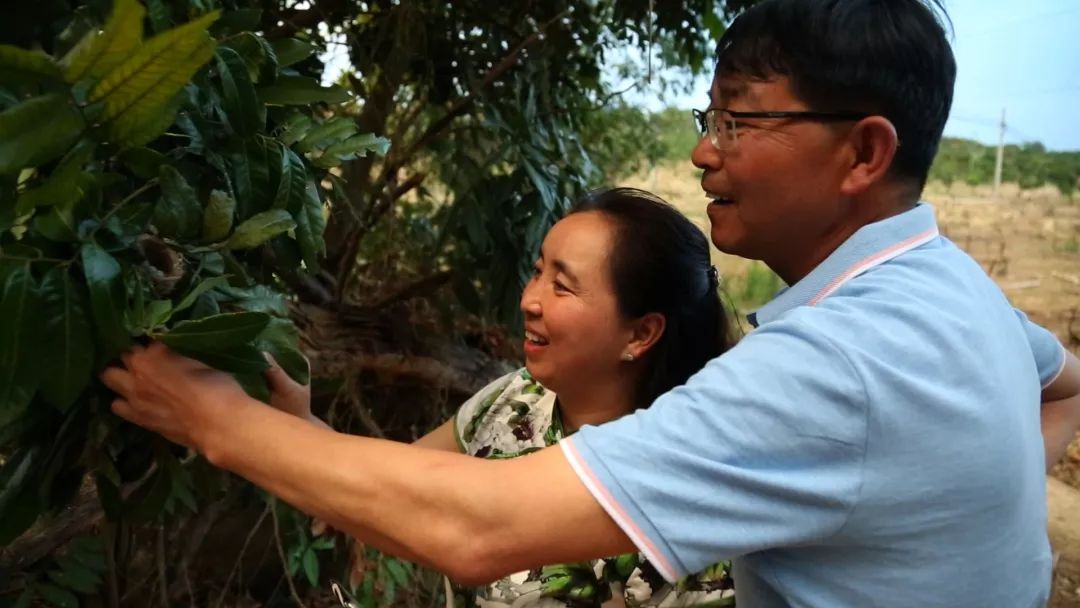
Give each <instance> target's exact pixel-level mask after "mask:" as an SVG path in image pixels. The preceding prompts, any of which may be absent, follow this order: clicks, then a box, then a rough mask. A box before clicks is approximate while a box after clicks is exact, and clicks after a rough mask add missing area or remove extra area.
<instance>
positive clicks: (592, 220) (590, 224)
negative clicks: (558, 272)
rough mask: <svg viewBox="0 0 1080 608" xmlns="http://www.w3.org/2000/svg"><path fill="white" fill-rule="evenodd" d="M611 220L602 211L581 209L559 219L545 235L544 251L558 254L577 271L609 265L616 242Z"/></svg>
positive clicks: (548, 255) (551, 255) (549, 255)
mask: <svg viewBox="0 0 1080 608" xmlns="http://www.w3.org/2000/svg"><path fill="white" fill-rule="evenodd" d="M613 228H614V226H613V225H612V222H611V220H610V219H608V218H607V217H605V216H604V214H602V213H597V212H593V211H582V212H578V213H572V214H570V215H568V216H566V217H565V218H563V219H561V220H559V221H558V222H557V223H556V224H555V225H554V226H553V227H552V228H551V230H550V231H549V232H548V234H547V237H546V238H545V239H544V244H543V250H542V251H541V255H542V256H543V257H544V259H545V260H549V259H550V260H554V259H555V258H557V259H558V260H559V261H560V262H561V263H563V264H565V265H566V266H567V267H569V268H570V269H571V270H573V271H576V272H577V273H582V272H585V271H590V272H592V271H602V270H604V269H606V264H607V261H608V258H609V257H610V255H611V247H612V245H613V244H614V239H613V238H612V237H613V233H614V231H613Z"/></svg>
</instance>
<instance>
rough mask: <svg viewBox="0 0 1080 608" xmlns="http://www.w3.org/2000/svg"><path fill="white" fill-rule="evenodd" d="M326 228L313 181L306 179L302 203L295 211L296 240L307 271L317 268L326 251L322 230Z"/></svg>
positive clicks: (321, 205)
mask: <svg viewBox="0 0 1080 608" xmlns="http://www.w3.org/2000/svg"><path fill="white" fill-rule="evenodd" d="M325 229H326V217H325V216H324V215H323V204H322V201H321V200H319V193H318V190H316V188H315V182H312V181H310V180H309V181H308V184H307V189H306V190H305V191H304V198H303V205H302V206H301V207H300V209H299V210H298V211H297V212H296V240H297V242H299V244H300V253H301V254H302V255H303V257H304V265H306V266H307V269H308V271H309V272H315V271H316V270H318V268H319V256H320V255H322V254H323V252H325V251H326V242H325V241H324V240H323V231H324V230H325Z"/></svg>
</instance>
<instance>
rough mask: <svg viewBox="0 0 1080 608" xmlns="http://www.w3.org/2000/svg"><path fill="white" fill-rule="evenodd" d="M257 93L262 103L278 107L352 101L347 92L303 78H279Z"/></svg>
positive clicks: (334, 86)
mask: <svg viewBox="0 0 1080 608" xmlns="http://www.w3.org/2000/svg"><path fill="white" fill-rule="evenodd" d="M258 93H259V99H261V100H262V102H263V103H265V104H267V105H279V106H289V105H293V106H297V105H299V106H303V105H308V104H312V103H318V102H326V103H344V102H346V101H349V100H350V99H352V96H351V95H350V94H349V92H348V91H347V90H345V89H343V88H341V87H339V86H337V85H330V86H328V87H324V86H322V85H320V84H319V83H318V82H317V81H315V80H314V79H312V78H306V77H304V76H281V77H279V78H278V79H277V82H275V83H274V84H271V85H267V86H263V87H259V89H258Z"/></svg>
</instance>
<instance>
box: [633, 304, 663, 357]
mask: <svg viewBox="0 0 1080 608" xmlns="http://www.w3.org/2000/svg"><path fill="white" fill-rule="evenodd" d="M633 323H634V327H633V333H632V334H631V336H630V341H629V342H627V344H626V350H625V352H626V353H629V354H631V355H633V356H634V358H635V359H640V358H642V357H644V356H645V354H646V353H648V352H649V349H650V348H652V347H653V345H655V344H656V343H657V342H659V341H660V338H661V336H663V335H664V328H665V327H667V319H666V318H664V315H662V314H660V313H658V312H650V313H649V314H647V315H644V316H642V317H639V318H638V319H636V320H635V321H634V322H633Z"/></svg>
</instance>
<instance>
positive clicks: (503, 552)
mask: <svg viewBox="0 0 1080 608" xmlns="http://www.w3.org/2000/svg"><path fill="white" fill-rule="evenodd" d="M123 358H124V363H125V367H126V369H125V368H117V367H113V368H109V369H107V370H106V371H105V373H104V374H103V380H104V381H105V383H106V384H107V385H108V386H109V387H110V388H112V389H113V390H114V391H116V392H117V393H118V394H119V396H120V398H119V399H117V400H116V401H115V402H114V403H113V411H115V412H116V413H117V414H118V415H120V416H122V417H124V418H126V419H128V420H130V421H132V422H134V423H135V424H138V425H140V426H143V427H146V428H148V429H150V430H153V431H155V432H158V433H160V434H162V435H164V436H165V437H166V438H168V439H170V440H172V441H175V442H176V443H180V444H183V445H188V446H191V447H194V448H195V449H197V450H199V451H200V452H202V453H203V454H205V455H206V457H207V458H208V459H209V460H210V462H212V463H214V464H215V465H217V466H219V467H221V468H224V469H227V470H230V471H233V472H234V473H237V474H238V475H241V476H243V477H245V478H247V479H248V480H250V481H252V482H253V483H255V484H257V485H259V486H261V487H263V488H264V489H266V490H267V491H269V492H271V493H272V494H275V495H277V496H279V497H281V498H282V499H284V500H285V501H287V502H289V503H290V504H292V505H294V506H295V507H297V508H298V509H300V510H302V511H304V512H306V513H309V514H311V515H313V516H315V517H318V518H320V519H322V520H324V521H326V522H327V523H329V524H330V525H332V526H334V527H335V528H337V529H339V530H342V531H344V532H346V533H347V534H350V535H352V536H354V537H356V538H358V539H360V540H361V541H363V542H365V543H368V544H371V545H373V546H375V547H377V548H379V549H381V550H383V551H386V552H389V553H392V554H394V555H400V556H402V557H404V558H407V559H412V560H414V561H418V562H421V563H424V564H427V565H429V566H432V567H434V568H436V569H438V570H440V571H442V572H446V573H447V574H449V575H450V576H451V577H452V578H454V579H455V580H458V581H460V582H462V583H465V584H481V583H485V582H488V581H491V580H494V579H496V578H498V577H500V576H503V575H505V574H508V573H511V572H516V571H520V570H525V569H528V568H532V567H535V566H539V565H542V564H551V563H563V562H571V561H581V560H585V559H591V558H595V557H601V556H605V555H615V554H619V553H625V552H628V551H631V550H633V549H634V546H633V543H631V541H630V540H629V539H628V538H627V536H626V535H625V533H624V532H623V531H622V530H621V529H620V528H619V526H618V525H616V524H615V522H614V521H613V520H612V519H611V518H610V517H609V516H608V515H607V513H606V512H605V511H604V510H603V508H602V507H601V506H600V504H599V503H598V502H596V500H595V499H594V498H593V496H592V495H591V494H590V493H589V491H588V490H587V489H586V488H585V486H584V485H583V484H582V483H581V481H580V480H579V478H578V477H577V475H576V474H575V473H574V471H573V470H572V469H571V467H570V464H569V462H568V461H567V460H566V459H565V457H564V456H563V454H562V451H561V450H559V449H545V450H542V451H540V452H538V453H536V454H532V455H529V456H525V457H522V458H516V459H512V460H505V461H492V460H486V459H481V458H471V457H468V456H465V455H462V454H453V453H450V452H447V451H441V450H431V449H417V448H416V447H413V446H410V445H407V444H401V443H396V442H392V441H384V440H378V439H369V438H364V437H355V436H348V435H342V434H339V433H335V432H333V431H331V430H328V429H326V428H320V427H317V426H315V425H313V424H310V423H309V422H306V421H304V420H301V419H300V418H297V417H295V416H291V415H289V414H286V413H284V412H281V411H279V410H276V409H274V408H271V407H268V406H266V405H264V404H262V403H260V402H258V401H256V400H254V399H251V398H250V397H248V396H247V394H245V393H244V392H243V389H241V388H240V386H239V385H238V384H237V383H236V382H235V380H233V379H232V377H231V376H229V375H227V374H223V373H221V372H218V371H216V370H212V369H210V368H208V367H206V366H205V365H202V364H201V363H198V362H197V361H193V360H191V359H186V358H184V357H181V356H179V355H177V354H175V353H173V352H171V351H170V350H169V349H168V348H166V347H165V346H164V345H162V344H159V343H154V344H152V345H151V346H150V347H148V348H139V347H136V348H134V349H133V350H132V351H129V352H128V353H125V354H124V356H123Z"/></svg>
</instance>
